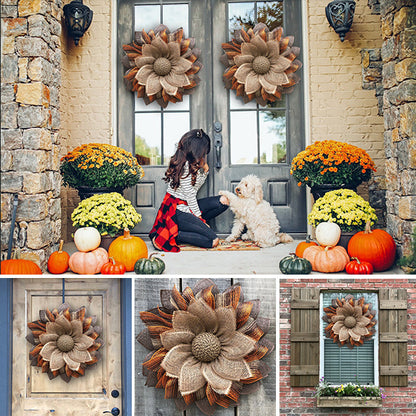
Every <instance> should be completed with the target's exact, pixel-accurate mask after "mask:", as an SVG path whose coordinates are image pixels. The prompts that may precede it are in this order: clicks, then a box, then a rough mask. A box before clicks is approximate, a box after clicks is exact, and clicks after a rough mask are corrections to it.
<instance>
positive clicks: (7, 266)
mask: <svg viewBox="0 0 416 416" xmlns="http://www.w3.org/2000/svg"><path fill="white" fill-rule="evenodd" d="M0 266H1V274H42V270H41V269H40V267H39V266H38V265H37V264H36V263H35V262H33V261H31V260H25V259H19V258H17V259H9V260H3V261H2V262H1V264H0Z"/></svg>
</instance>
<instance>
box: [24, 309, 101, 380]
mask: <svg viewBox="0 0 416 416" xmlns="http://www.w3.org/2000/svg"><path fill="white" fill-rule="evenodd" d="M95 323H96V317H95V316H86V309H85V307H84V306H83V307H81V308H79V309H76V310H72V309H71V307H70V306H69V305H68V304H66V303H64V304H62V305H61V306H59V308H57V309H53V310H52V311H50V310H49V309H46V310H41V311H39V320H37V321H34V322H29V323H28V327H29V329H30V330H31V333H29V334H28V335H27V336H26V339H27V341H29V342H30V343H31V344H33V345H34V347H33V348H32V350H31V351H30V353H29V358H30V360H31V365H33V366H37V367H41V368H42V373H47V374H48V376H49V378H50V379H53V378H55V377H57V376H58V375H59V376H61V378H62V379H63V380H65V381H66V382H69V381H70V380H71V378H72V377H75V378H78V377H80V376H83V375H84V374H85V370H86V369H87V368H88V367H90V366H92V365H94V364H95V363H97V361H99V359H100V358H101V357H100V355H99V353H98V349H99V348H100V347H101V346H102V344H103V341H102V340H101V339H100V338H99V335H100V333H101V328H100V327H98V326H95Z"/></svg>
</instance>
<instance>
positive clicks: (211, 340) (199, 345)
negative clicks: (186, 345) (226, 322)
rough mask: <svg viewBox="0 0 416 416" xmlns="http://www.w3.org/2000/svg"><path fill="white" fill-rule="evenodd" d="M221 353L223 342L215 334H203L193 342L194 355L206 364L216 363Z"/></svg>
mask: <svg viewBox="0 0 416 416" xmlns="http://www.w3.org/2000/svg"><path fill="white" fill-rule="evenodd" d="M220 353H221V342H220V340H219V339H218V337H216V336H215V335H214V334H212V333H210V332H202V333H201V334H199V335H197V336H196V337H195V338H194V339H193V341H192V354H193V356H194V357H195V358H196V359H197V360H198V361H202V362H204V363H209V362H211V361H214V360H215V359H216V358H217V357H218V356H219V355H220Z"/></svg>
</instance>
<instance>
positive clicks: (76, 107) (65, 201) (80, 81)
mask: <svg viewBox="0 0 416 416" xmlns="http://www.w3.org/2000/svg"><path fill="white" fill-rule="evenodd" d="M68 3H69V1H68ZM85 4H86V5H87V6H88V7H89V8H90V9H92V10H93V12H94V15H93V19H92V23H91V26H90V27H89V29H88V31H87V32H86V33H85V34H84V36H83V37H82V38H81V39H80V42H79V45H78V46H75V45H74V42H73V41H72V40H71V39H69V38H68V36H67V34H66V33H65V28H63V36H62V90H61V112H62V116H61V118H62V128H61V136H62V138H63V140H62V142H63V146H62V147H61V157H62V156H64V155H65V154H66V153H67V152H68V151H70V150H72V149H74V148H75V147H76V146H79V145H81V144H85V143H112V134H113V132H112V120H111V117H112V99H111V94H112V90H111V88H112V85H111V74H112V59H111V53H112V51H111V36H112V32H111V24H112V23H111V22H112V17H111V5H112V2H111V1H101V0H88V2H85ZM79 201H80V200H79V197H78V193H77V191H75V190H74V189H72V188H62V227H63V236H64V238H65V239H66V240H67V241H72V239H71V237H70V235H71V233H72V232H73V228H72V222H71V219H70V217H71V214H72V211H73V210H74V208H75V207H76V205H77V204H78V203H79Z"/></svg>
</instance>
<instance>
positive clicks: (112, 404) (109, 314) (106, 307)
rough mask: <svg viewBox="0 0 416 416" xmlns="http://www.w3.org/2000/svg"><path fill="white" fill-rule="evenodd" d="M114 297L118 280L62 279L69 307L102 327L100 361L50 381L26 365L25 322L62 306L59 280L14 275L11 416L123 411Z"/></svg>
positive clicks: (28, 346)
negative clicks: (82, 311)
mask: <svg viewBox="0 0 416 416" xmlns="http://www.w3.org/2000/svg"><path fill="white" fill-rule="evenodd" d="M119 299H120V281H119V280H118V279H95V278H92V279H82V278H75V279H65V301H66V303H69V304H70V305H71V307H72V308H74V309H76V308H79V307H81V306H85V307H86V308H87V312H88V314H89V315H90V316H91V315H95V316H96V317H97V325H99V326H101V327H102V333H101V338H102V339H103V341H104V345H103V346H102V347H101V348H100V350H99V351H100V352H101V356H102V359H101V360H100V361H99V362H98V363H97V364H96V365H95V366H93V367H90V368H88V369H87V370H86V371H85V375H84V376H82V377H79V378H77V379H72V380H71V381H70V382H69V383H66V382H65V381H64V380H62V379H61V378H60V377H59V376H58V377H57V378H55V379H52V380H49V378H48V375H47V374H45V373H42V372H41V369H40V368H39V367H33V366H31V365H30V360H29V351H30V349H31V347H32V345H31V344H29V342H28V341H27V340H26V339H25V337H26V334H27V333H28V331H30V330H29V329H28V327H27V324H28V322H32V321H35V320H37V319H39V310H42V309H46V308H49V309H51V310H52V309H54V308H57V307H58V306H59V305H61V304H62V279H40V278H34V279H14V281H13V364H12V365H13V367H12V380H13V381H12V384H13V388H12V415H13V416H46V415H54V416H79V415H88V416H98V415H103V414H105V412H107V411H110V412H111V410H112V409H115V408H118V409H119V411H120V413H119V414H120V415H123V409H122V403H121V402H122V391H121V389H122V381H121V380H122V379H121V376H122V374H121V372H122V365H121V327H120V325H121V323H120V301H119ZM117 392H118V396H117ZM114 396H117V397H114ZM109 414H111V413H109ZM114 414H116V413H114Z"/></svg>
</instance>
